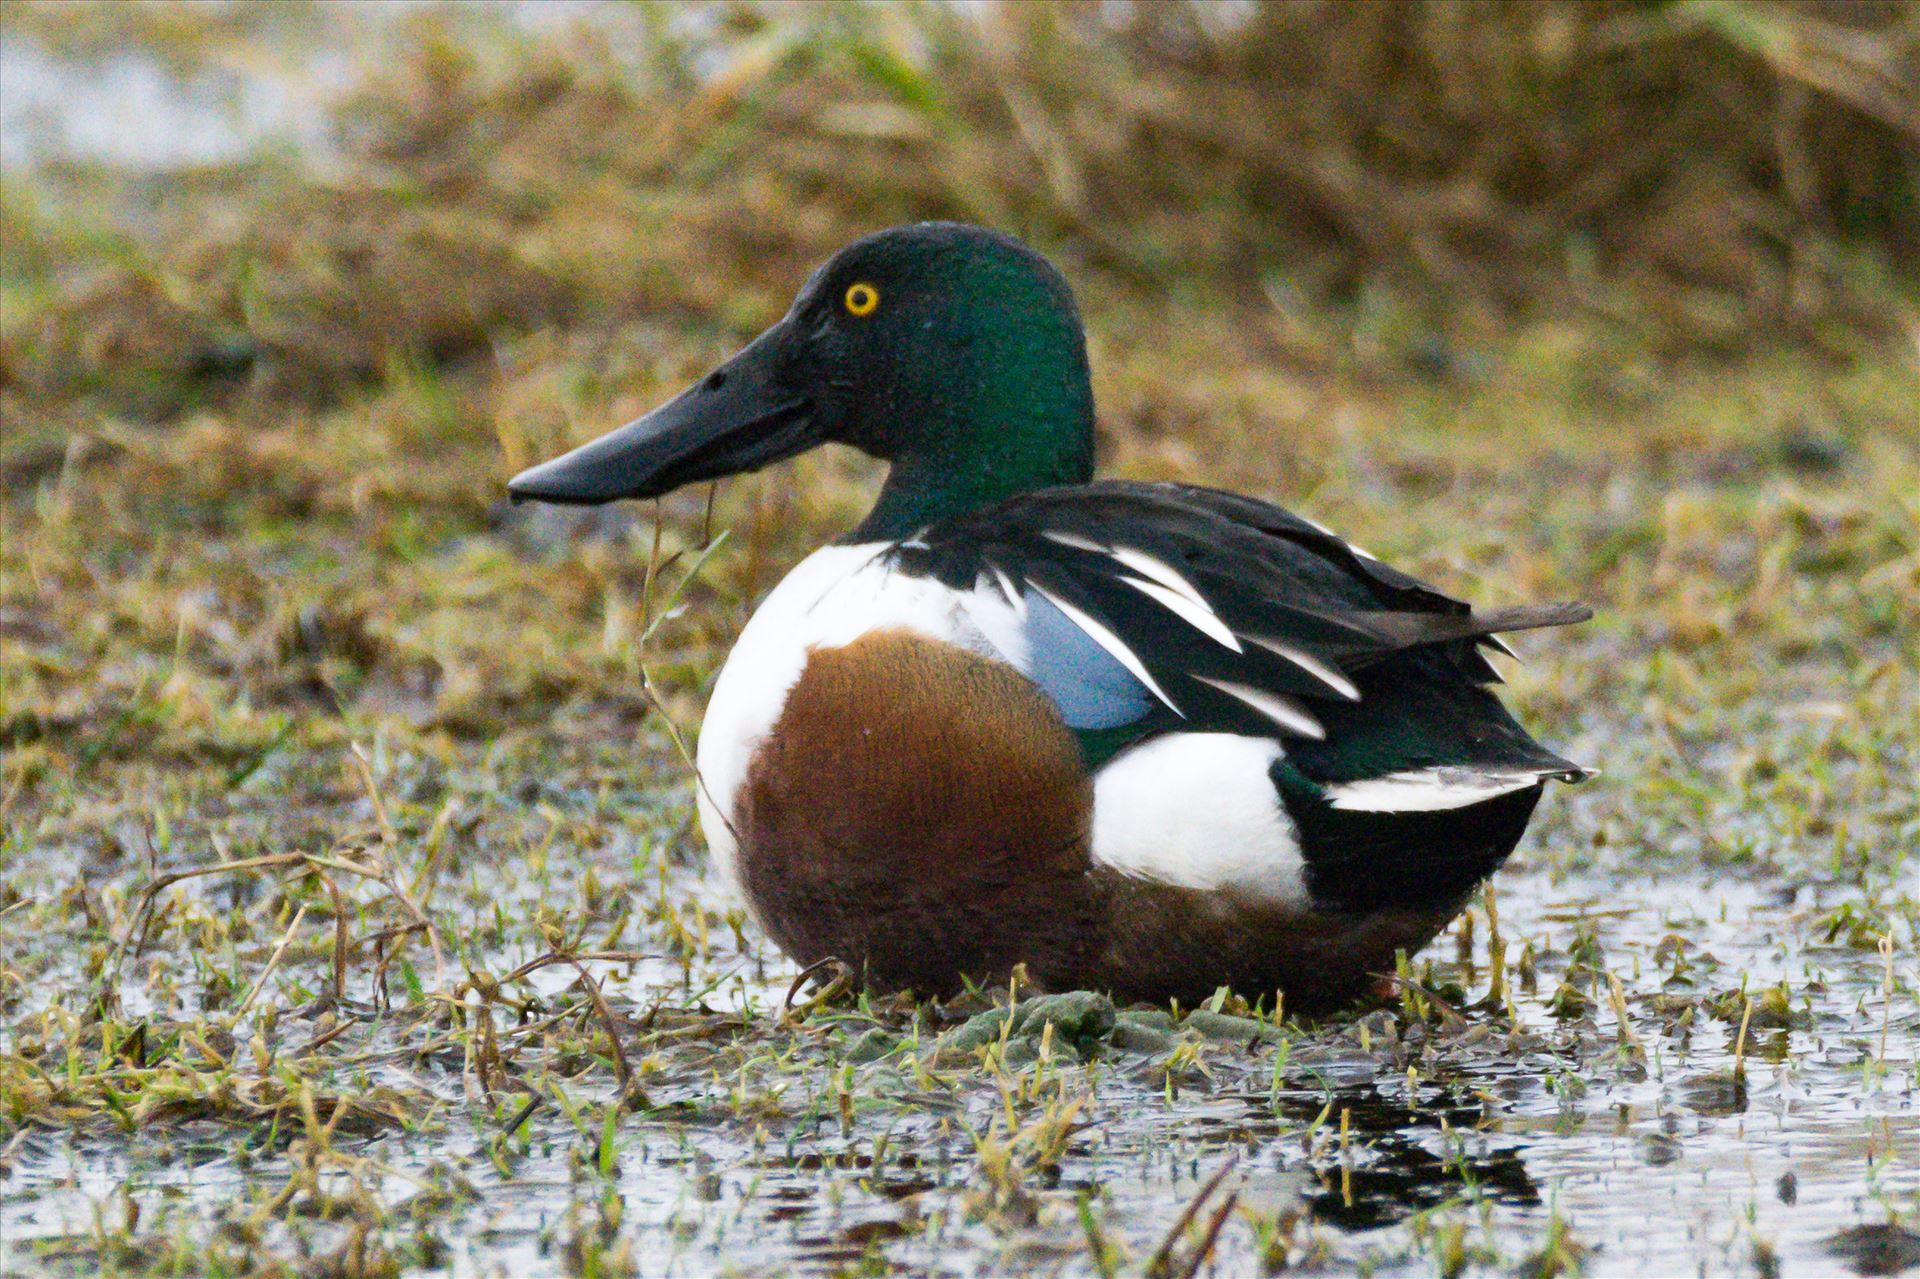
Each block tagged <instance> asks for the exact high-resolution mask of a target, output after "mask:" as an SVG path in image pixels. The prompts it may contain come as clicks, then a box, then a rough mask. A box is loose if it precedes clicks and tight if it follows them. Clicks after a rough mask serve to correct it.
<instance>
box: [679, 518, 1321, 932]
mask: <svg viewBox="0 0 1920 1279" xmlns="http://www.w3.org/2000/svg"><path fill="white" fill-rule="evenodd" d="M889 546H890V544H889V543H864V544H860V545H855V546H829V547H825V548H823V549H821V550H818V551H815V552H814V553H813V554H812V555H810V556H808V557H807V558H806V559H804V560H802V561H801V562H800V563H799V564H798V565H797V566H795V568H794V570H793V571H792V572H791V573H789V574H787V576H786V578H785V579H784V580H783V581H782V582H781V583H780V585H778V586H776V587H775V588H774V589H773V592H772V594H770V595H768V596H767V598H766V599H765V601H763V602H762V603H761V605H760V607H759V608H758V609H756V610H755V611H754V614H753V617H752V619H751V620H749V621H748V623H747V625H746V628H745V629H744V630H743V631H741V633H740V639H739V642H738V643H736V644H735V645H734V648H733V652H732V653H731V654H729V655H728V657H727V663H726V665H725V667H723V668H722V669H721V672H720V678H719V680H718V682H717V683H715V685H714V689H713V698H712V700H711V701H710V702H709V703H708V704H707V717H706V720H705V721H704V723H703V724H702V725H701V729H700V744H699V748H698V750H697V751H696V754H695V762H696V764H697V765H698V768H699V775H700V786H699V795H698V801H699V807H700V826H701V829H702V831H703V832H704V834H705V835H706V839H707V846H708V848H709V849H711V850H712V852H713V860H714V864H715V865H716V866H717V867H718V868H719V870H720V872H721V873H722V874H723V875H724V876H725V877H726V878H727V879H728V880H729V881H730V882H732V883H734V884H735V885H736V886H738V883H739V878H738V866H737V863H738V855H739V840H738V839H737V837H736V835H735V832H734V830H733V825H732V815H733V812H734V801H735V797H736V796H737V795H738V793H739V790H740V786H741V783H742V782H744V781H745V780H746V774H747V767H748V765H749V764H750V763H751V762H752V759H753V755H754V752H755V751H756V750H758V749H759V746H760V743H761V741H762V740H763V739H764V738H765V737H766V735H767V733H768V732H769V731H770V730H771V729H772V728H773V725H774V722H775V721H776V720H777V719H778V718H779V716H780V711H781V708H782V707H783V706H784V705H785V704H786V700H787V694H788V692H789V691H790V690H791V689H792V688H793V685H794V683H795V681H797V680H798V679H799V678H800V672H801V670H802V669H803V668H804V667H805V666H806V662H807V654H808V653H809V652H811V651H813V650H815V649H822V648H838V647H841V646H842V645H846V644H850V643H852V642H853V641H854V640H856V639H858V638H860V637H861V636H862V635H865V634H866V633H868V632H869V631H874V630H881V629H893V628H900V629H906V630H911V631H914V632H917V633H919V634H922V635H927V636H929V637H931V638H934V639H940V640H945V641H947V642H948V643H951V644H958V645H960V646H961V647H963V648H967V649H969V650H971V651H973V652H977V653H982V654H985V655H986V656H989V657H994V658H997V659H998V660H1000V661H1004V662H1006V663H1008V664H1009V665H1011V666H1013V667H1014V668H1015V669H1016V670H1018V671H1020V672H1021V673H1023V674H1025V673H1027V672H1029V671H1030V670H1031V669H1032V666H1031V661H1030V653H1029V647H1028V641H1027V637H1026V633H1025V631H1024V629H1023V626H1024V617H1023V609H1022V607H1021V606H1020V605H1019V604H1017V603H1009V601H1008V599H1007V594H1006V591H1005V589H1004V588H1003V586H1002V585H1001V584H1000V583H999V582H997V581H993V580H983V581H982V582H980V583H978V584H976V586H975V588H974V589H973V590H955V589H954V588H952V587H949V586H946V585H943V584H942V583H940V582H938V581H936V580H934V579H932V578H926V577H913V576H909V575H907V574H904V573H899V572H895V571H894V570H893V569H892V568H890V567H889V566H888V564H887V563H886V561H885V558H884V553H885V552H886V550H887V549H888V548H889ZM1280 749H1281V748H1280V743H1279V742H1277V741H1275V740H1273V739H1271V738H1264V737H1241V736H1236V735H1233V734H1229V733H1170V734H1167V735H1165V736H1163V737H1159V738H1155V739H1153V740H1152V741H1149V742H1146V743H1143V744H1142V745H1140V746H1137V747H1134V748H1133V749H1132V750H1129V751H1126V752H1124V753H1123V754H1121V755H1120V756H1119V757H1117V758H1116V759H1114V760H1113V761H1112V762H1111V763H1109V764H1108V765H1107V766H1106V767H1105V768H1103V769H1102V770H1101V771H1100V773H1099V774H1098V775H1097V776H1096V777H1095V779H1094V813H1093V840H1092V845H1093V847H1092V852H1093V857H1094V860H1095V861H1097V862H1101V863H1104V864H1106V865H1108V866H1111V867H1113V868H1114V869H1116V870H1119V871H1121V872H1122V873H1124V874H1128V875H1132V876H1136V877H1138V878H1142V879H1151V880H1157V881H1159V882H1162V883H1168V884H1175V885H1179V886H1182V887H1188V888H1197V889H1213V890H1225V891H1231V892H1235V893H1238V894H1242V895H1245V896H1247V897H1249V898H1252V899H1255V900H1263V901H1271V902H1304V901H1305V900H1306V885H1305V880H1304V873H1303V872H1304V866H1303V863H1302V861H1301V858H1300V849H1299V841H1298V838H1297V832H1296V831H1295V830H1294V827H1293V823H1292V821H1291V820H1289V819H1288V817H1287V815H1286V813H1285V812H1284V810H1283V809H1282V808H1281V806H1280V799H1279V796H1278V795H1277V794H1275V792H1274V788H1273V782H1272V780H1271V778H1270V777H1269V776H1268V771H1267V770H1268V769H1269V768H1270V767H1271V766H1272V764H1273V761H1274V760H1275V759H1276V758H1277V757H1278V756H1279V754H1280Z"/></svg>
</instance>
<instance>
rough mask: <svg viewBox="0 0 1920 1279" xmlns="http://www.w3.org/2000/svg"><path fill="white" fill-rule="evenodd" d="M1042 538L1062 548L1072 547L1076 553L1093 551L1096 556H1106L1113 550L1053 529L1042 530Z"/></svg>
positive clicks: (1078, 536) (1087, 539)
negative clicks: (1056, 543)
mask: <svg viewBox="0 0 1920 1279" xmlns="http://www.w3.org/2000/svg"><path fill="white" fill-rule="evenodd" d="M1040 536H1041V537H1044V538H1046V539H1047V540H1048V541H1049V542H1058V543H1059V544H1060V545H1062V546H1071V547H1072V548H1073V549H1074V550H1076V551H1092V552H1093V553H1094V554H1095V555H1106V554H1108V553H1109V552H1110V551H1111V550H1112V549H1113V548H1111V547H1109V546H1106V545H1103V544H1102V543H1099V542H1095V541H1093V540H1091V539H1089V538H1084V537H1081V536H1080V535H1079V534H1077V533H1057V532H1055V531H1054V530H1052V529H1050V528H1049V529H1042V530H1041V531H1040Z"/></svg>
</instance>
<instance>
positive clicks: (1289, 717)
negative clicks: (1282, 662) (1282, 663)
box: [1194, 675, 1327, 742]
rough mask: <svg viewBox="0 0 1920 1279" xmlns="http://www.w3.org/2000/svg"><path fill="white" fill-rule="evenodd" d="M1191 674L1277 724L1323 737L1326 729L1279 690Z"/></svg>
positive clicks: (1320, 739)
mask: <svg viewBox="0 0 1920 1279" xmlns="http://www.w3.org/2000/svg"><path fill="white" fill-rule="evenodd" d="M1194 678H1195V679H1197V680H1199V681H1200V682H1201V683H1202V684H1211V685H1213V686H1214V687H1215V688H1217V689H1219V690H1220V691H1221V692H1223V693H1225V694H1227V696H1229V697H1237V698H1239V699H1240V700H1241V701H1243V702H1245V703H1246V704H1247V705H1249V706H1251V707H1253V709H1255V710H1257V711H1259V712H1260V713H1261V714H1262V715H1265V716H1266V717H1267V718H1268V719H1270V720H1272V721H1273V722H1274V723H1276V724H1278V725H1279V726H1280V727H1282V728H1286V729H1291V730H1292V731H1294V732H1296V733H1298V734H1300V736H1302V737H1311V738H1313V740H1315V741H1316V742H1317V741H1323V740H1325V738H1326V736H1327V730H1326V729H1324V728H1322V727H1321V726H1320V721H1319V720H1317V719H1315V718H1314V717H1313V716H1312V715H1309V714H1308V713H1307V711H1306V708H1304V707H1302V706H1301V705H1299V704H1298V703H1297V702H1295V701H1293V700H1292V699H1291V698H1289V697H1287V696H1286V695H1285V694H1283V693H1270V692H1268V691H1267V690H1266V689H1264V688H1255V687H1253V686H1252V685H1251V684H1236V683H1234V682H1233V681H1232V680H1226V679H1208V678H1207V677H1206V676H1205V675H1196V676H1194Z"/></svg>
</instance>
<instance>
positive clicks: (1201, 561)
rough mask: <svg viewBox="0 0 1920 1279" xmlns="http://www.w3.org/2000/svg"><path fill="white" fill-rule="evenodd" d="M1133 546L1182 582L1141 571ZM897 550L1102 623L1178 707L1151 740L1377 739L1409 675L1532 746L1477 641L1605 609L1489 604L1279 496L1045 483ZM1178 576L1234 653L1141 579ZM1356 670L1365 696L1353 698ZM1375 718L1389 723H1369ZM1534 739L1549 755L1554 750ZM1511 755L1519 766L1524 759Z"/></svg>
mask: <svg viewBox="0 0 1920 1279" xmlns="http://www.w3.org/2000/svg"><path fill="white" fill-rule="evenodd" d="M1122 552H1125V553H1130V554H1131V555H1133V556H1136V557H1139V556H1144V557H1147V559H1148V560H1149V561H1152V562H1154V564H1155V565H1156V566H1157V567H1161V568H1164V569H1166V570H1171V574H1172V575H1173V576H1172V577H1167V576H1166V575H1165V574H1161V575H1159V576H1157V577H1148V576H1143V574H1142V572H1140V571H1137V567H1136V566H1137V563H1138V561H1137V560H1136V561H1135V565H1129V563H1128V562H1126V555H1124V554H1122ZM892 555H893V556H894V559H895V562H896V563H897V564H898V566H899V567H900V568H901V569H902V570H904V571H907V572H911V573H915V574H923V575H928V576H932V577H935V578H937V579H939V580H940V581H942V582H944V583H946V584H947V585H949V586H952V587H954V588H955V589H960V590H971V589H973V588H974V587H975V585H976V583H978V582H979V581H980V580H981V579H982V578H983V577H986V578H988V579H993V575H994V573H995V572H996V571H997V572H998V573H1000V574H1004V575H1005V576H1006V577H1007V578H1008V579H1010V580H1012V581H1013V582H1014V583H1015V584H1016V586H1018V587H1020V588H1022V589H1025V588H1026V587H1033V588H1038V589H1039V590H1041V591H1043V592H1045V593H1046V594H1047V595H1049V596H1051V597H1053V598H1054V599H1055V600H1056V601H1058V602H1059V603H1061V604H1064V605H1066V606H1068V607H1069V608H1071V609H1075V610H1079V611H1080V612H1083V613H1084V614H1086V615H1087V616H1088V617H1090V618H1092V619H1093V620H1094V621H1095V622H1097V623H1098V624H1099V625H1100V626H1103V627H1105V628H1106V629H1107V630H1108V631H1109V632H1111V633H1112V635H1113V636H1114V637H1116V638H1117V639H1118V640H1119V642H1121V643H1123V644H1124V645H1125V646H1126V647H1127V648H1128V649H1129V650H1130V652H1131V654H1132V655H1133V656H1134V657H1135V658H1136V659H1137V660H1138V661H1139V662H1140V663H1141V664H1142V665H1143V666H1144V668H1145V669H1146V670H1147V671H1148V672H1149V673H1150V674H1151V675H1152V677H1153V679H1154V681H1155V682H1156V683H1157V684H1158V685H1159V687H1160V689H1161V690H1163V691H1164V693H1165V697H1166V700H1167V701H1170V702H1172V703H1173V705H1172V707H1168V706H1166V705H1165V704H1164V703H1163V702H1162V701H1160V700H1159V699H1155V700H1153V701H1152V702H1151V703H1149V704H1148V706H1149V709H1148V710H1147V712H1146V714H1145V715H1144V716H1143V719H1142V720H1141V722H1140V724H1139V728H1140V730H1141V732H1142V733H1143V734H1144V733H1151V732H1157V731H1163V730H1167V729H1174V728H1182V729H1188V730H1194V731H1212V732H1239V733H1250V734H1261V735H1273V734H1275V733H1278V734H1279V735H1281V736H1287V737H1293V738H1296V739H1303V740H1305V741H1314V740H1316V739H1318V738H1320V737H1322V736H1326V735H1327V727H1328V726H1330V727H1331V728H1333V729H1334V730H1335V731H1334V732H1333V733H1332V735H1331V737H1330V738H1329V740H1327V741H1326V742H1325V743H1324V744H1323V746H1322V748H1321V749H1320V750H1317V751H1314V752H1311V754H1314V755H1320V756H1323V757H1328V758H1331V756H1330V755H1329V752H1332V753H1333V754H1338V748H1339V745H1340V739H1342V738H1347V737H1356V738H1361V739H1368V740H1370V741H1371V740H1373V739H1375V738H1378V737H1379V736H1380V732H1379V730H1382V729H1384V728H1385V727H1386V725H1384V724H1370V722H1369V721H1370V719H1372V718H1374V717H1376V716H1377V715H1378V714H1379V713H1381V712H1384V711H1385V710H1386V708H1387V707H1386V704H1387V703H1391V702H1397V701H1403V700H1404V699H1401V698H1398V697H1393V696H1387V695H1386V691H1387V690H1389V689H1392V688H1394V687H1395V686H1396V685H1397V684H1399V683H1400V682H1402V677H1401V673H1402V672H1403V673H1404V677H1405V681H1406V682H1407V683H1409V684H1410V685H1418V686H1420V687H1421V689H1422V693H1423V696H1426V697H1429V698H1431V697H1432V696H1435V695H1436V694H1435V692H1434V690H1435V688H1436V687H1438V688H1440V689H1441V692H1440V693H1439V694H1438V695H1439V696H1441V697H1443V698H1444V699H1445V700H1446V701H1447V702H1448V703H1449V704H1450V706H1451V709H1450V711H1449V713H1448V715H1447V716H1446V718H1447V719H1449V720H1454V719H1458V720H1461V721H1464V722H1463V723H1461V725H1460V727H1462V728H1463V729H1468V730H1470V729H1471V728H1472V726H1473V725H1474V724H1475V723H1476V722H1479V723H1486V722H1487V720H1488V717H1489V716H1491V717H1492V718H1493V719H1495V720H1497V721H1499V724H1498V727H1499V731H1498V732H1496V733H1494V734H1492V737H1493V738H1497V739H1502V740H1503V741H1504V742H1505V744H1506V745H1507V746H1509V747H1511V746H1512V745H1513V744H1514V742H1515V741H1524V742H1527V743H1529V744H1530V743H1531V739H1528V738H1526V737H1525V734H1524V733H1523V732H1521V731H1520V730H1519V728H1518V725H1514V724H1513V722H1512V720H1511V718H1510V717H1509V716H1507V715H1506V713H1505V711H1504V710H1503V709H1502V708H1500V706H1499V703H1498V701H1497V700H1496V699H1495V698H1493V697H1492V696H1491V694H1489V693H1487V692H1486V691H1485V690H1484V689H1481V688H1479V687H1477V685H1479V684H1483V683H1488V682H1493V681H1495V680H1497V679H1498V676H1497V675H1496V674H1495V673H1494V672H1493V670H1492V668H1491V667H1490V666H1489V665H1487V663H1486V661H1485V658H1484V656H1483V655H1482V654H1481V653H1480V652H1479V651H1478V647H1477V646H1478V645H1479V644H1480V643H1483V642H1487V641H1489V640H1490V639H1491V637H1492V636H1493V635H1494V633H1495V632H1497V631H1502V630H1520V629H1526V628H1529V627H1536V626H1560V625H1566V624H1568V623H1571V622H1577V621H1582V620H1584V619H1585V618H1587V617H1589V616H1591V612H1590V610H1588V609H1587V608H1586V607H1585V606H1583V605H1579V604H1551V605H1539V606H1523V607H1519V608H1506V609H1494V610H1489V611H1480V612H1476V611H1475V610H1473V609H1472V608H1471V607H1470V606H1469V605H1468V604H1467V603H1466V602H1465V601H1462V600H1458V599H1454V598H1453V597H1451V596H1448V595H1446V594H1443V593H1442V592H1440V591H1437V590H1435V589H1434V588H1433V587H1431V586H1428V585H1427V584H1426V583H1424V582H1421V581H1419V580H1418V579H1416V578H1413V577H1410V576H1408V575H1407V574H1405V573H1402V572H1399V571H1398V570H1396V569H1393V568H1390V567H1389V566H1387V565H1385V564H1383V563H1381V562H1380V561H1378V560H1376V559H1373V558H1372V557H1370V556H1366V555H1363V554H1362V553H1360V552H1358V551H1356V550H1354V548H1353V547H1351V546H1350V545H1348V544H1347V543H1346V542H1344V541H1342V540H1341V539H1340V538H1338V537H1336V536H1334V535H1333V534H1332V533H1329V532H1327V531H1326V530H1325V529H1322V528H1320V527H1319V526H1318V525H1315V524H1312V523H1310V522H1308V521H1306V520H1303V519H1301V518H1300V517H1299V516H1296V515H1293V514H1292V513H1290V512H1288V511H1285V510H1282V509H1281V508H1279V507H1277V506H1272V505H1270V504H1268V503H1265V502H1260V501H1256V500H1254V499H1252V498H1247V497H1242V496H1239V495H1236V494H1231V493H1223V492H1219V491H1216V490H1213V489H1205V488H1198V487H1194V486H1191V485H1181V484H1141V483H1132V482H1127V481H1103V482H1099V483H1094V484H1086V485H1074V486H1070V487H1063V488H1052V489H1041V490H1038V491H1035V492H1032V493H1027V494H1022V495H1021V496H1018V497H1015V498H1012V499H1009V500H1008V501H1006V502H1003V503H1000V504H998V505H996V506H992V507H988V508H986V509H984V510H981V511H978V512H974V513H971V514H968V515H964V516H960V517H957V518H954V519H950V520H946V521H942V522H941V523H939V524H935V525H933V526H932V527H930V528H928V529H926V530H924V531H922V532H921V533H920V534H919V535H918V536H917V537H915V538H913V539H910V540H908V541H906V542H903V543H901V544H900V545H899V546H897V547H896V548H894V550H893V552H892ZM1130 579H1132V580H1130ZM1165 580H1177V581H1178V582H1180V583H1183V584H1184V585H1186V586H1189V587H1190V588H1191V590H1192V592H1194V593H1196V594H1197V595H1198V596H1199V597H1200V599H1201V600H1203V601H1204V607H1205V608H1206V609H1207V610H1208V611H1209V612H1211V614H1212V615H1213V617H1214V618H1215V619H1217V621H1218V622H1219V623H1221V624H1223V625H1224V627H1225V628H1226V629H1227V630H1228V631H1230V632H1232V634H1233V636H1234V637H1236V640H1237V648H1238V651H1236V649H1235V647H1232V646H1229V645H1228V644H1225V643H1223V642H1221V641H1220V639H1219V638H1218V637H1217V636H1215V635H1213V634H1210V633H1208V629H1205V628H1202V627H1200V626H1197V625H1195V624H1194V623H1193V622H1192V621H1190V620H1188V619H1187V618H1186V617H1183V616H1182V615H1181V613H1180V612H1179V611H1176V610H1175V609H1174V608H1172V607H1169V606H1168V605H1167V604H1166V603H1164V602H1162V601H1161V600H1160V599H1157V598H1155V594H1154V591H1153V590H1152V589H1151V588H1150V587H1143V586H1142V585H1140V584H1139V583H1141V582H1143V581H1149V582H1152V584H1153V586H1163V585H1164V581H1165ZM1161 593H1162V594H1163V595H1164V590H1163V591H1162V592H1161ZM1180 593H1181V594H1183V595H1184V594H1185V592H1184V591H1183V592H1180ZM1437 671H1440V672H1445V671H1451V672H1452V675H1451V676H1450V677H1449V676H1447V675H1444V674H1440V675H1436V672H1437ZM1329 672H1332V673H1333V674H1332V675H1331V676H1329ZM1356 681H1357V682H1359V683H1362V684H1364V685H1365V686H1366V688H1367V689H1368V692H1367V693H1366V695H1365V696H1364V697H1363V698H1362V701H1361V704H1359V705H1349V704H1348V703H1350V702H1351V700H1352V690H1353V688H1354V687H1355V682H1356ZM1436 681H1438V683H1436ZM1449 685H1451V686H1452V688H1451V691H1448V686H1449ZM1471 694H1478V695H1477V696H1473V695H1471ZM1369 703H1371V704H1369ZM1296 711H1297V712H1298V714H1297V716H1296V715H1295V714H1294V713H1293V712H1296ZM1488 726H1489V727H1491V726H1492V725H1490V724H1489V725H1488ZM1508 726H1511V732H1509V731H1508ZM1369 727H1370V728H1372V729H1373V730H1375V731H1371V732H1369V731H1360V730H1363V729H1366V728H1369ZM1515 735H1517V738H1516V736H1515ZM1476 737H1479V738H1481V739H1482V740H1486V739H1487V735H1485V734H1476V733H1474V732H1472V731H1465V732H1463V733H1462V736H1461V740H1462V741H1463V742H1471V741H1473V740H1474V739H1475V738H1476ZM1506 739H1514V740H1513V741H1508V740H1506ZM1534 750H1535V751H1536V752H1537V755H1538V758H1539V759H1540V760H1543V761H1553V760H1555V759H1557V757H1555V756H1552V755H1549V754H1547V753H1546V752H1545V751H1544V750H1541V749H1540V748H1538V747H1537V746H1536V747H1534ZM1364 753H1365V754H1366V755H1368V756H1373V757H1375V758H1372V759H1370V760H1369V762H1368V768H1369V769H1370V770H1371V769H1375V768H1380V767H1383V766H1386V765H1387V764H1388V763H1390V760H1385V759H1382V758H1380V757H1379V756H1378V753H1377V751H1376V750H1375V749H1368V750H1367V751H1365V752H1364ZM1390 753H1391V752H1389V754H1390ZM1422 753H1424V751H1423V752H1422ZM1500 755H1501V756H1502V758H1503V759H1508V760H1511V759H1512V755H1513V752H1512V751H1511V750H1509V749H1503V750H1502V751H1501V752H1500ZM1562 762H1564V761H1562ZM1315 771H1320V770H1315ZM1333 771H1336V772H1346V771H1348V770H1346V769H1335V770H1333Z"/></svg>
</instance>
